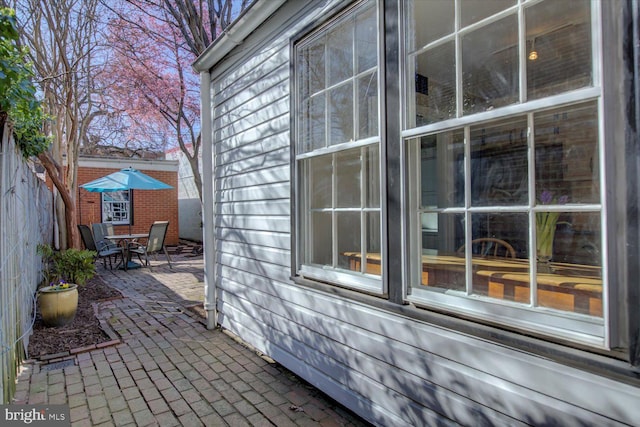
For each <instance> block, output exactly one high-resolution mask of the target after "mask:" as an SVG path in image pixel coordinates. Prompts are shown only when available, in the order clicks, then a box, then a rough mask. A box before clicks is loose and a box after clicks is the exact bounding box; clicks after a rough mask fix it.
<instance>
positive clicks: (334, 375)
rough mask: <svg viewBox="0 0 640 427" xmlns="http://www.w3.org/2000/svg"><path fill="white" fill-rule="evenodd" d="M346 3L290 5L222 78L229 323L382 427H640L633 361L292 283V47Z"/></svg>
mask: <svg viewBox="0 0 640 427" xmlns="http://www.w3.org/2000/svg"><path fill="white" fill-rule="evenodd" d="M344 3H345V2H338V1H317V2H312V3H306V2H287V3H286V4H285V5H283V6H282V7H281V8H280V9H279V10H278V11H277V12H276V13H275V14H274V15H273V16H272V17H271V18H270V19H269V20H268V21H266V22H265V23H264V24H263V25H262V26H260V27H259V28H258V29H257V30H256V31H255V32H254V33H253V34H252V35H251V36H249V37H248V38H247V39H246V40H245V41H244V42H243V43H242V45H241V46H242V48H238V49H236V50H232V51H231V52H230V53H229V54H228V55H227V57H226V58H225V59H223V60H222V61H220V62H218V63H216V64H215V65H214V66H213V67H212V68H211V69H210V70H209V71H210V72H211V76H212V79H211V80H212V81H211V85H210V86H209V87H204V88H203V90H206V91H209V90H210V91H211V93H212V105H211V106H210V107H211V110H208V109H205V112H204V113H205V114H211V116H212V120H213V132H212V140H213V152H214V158H215V160H214V171H215V172H214V173H213V174H212V173H211V172H209V171H205V174H204V179H209V180H213V182H214V189H215V192H214V197H213V199H214V212H215V215H214V218H205V227H214V233H215V253H214V254H212V253H208V254H205V255H206V258H205V260H206V263H207V266H208V267H207V268H208V269H213V270H214V271H215V272H216V276H215V286H216V288H217V295H218V301H217V308H218V310H219V312H218V322H219V323H220V324H221V325H222V327H224V328H227V329H229V330H230V331H232V332H233V333H235V334H237V335H238V336H240V337H241V338H242V339H244V340H245V341H247V342H248V343H250V344H251V345H253V346H255V347H256V348H258V349H259V350H260V351H262V352H264V353H265V354H267V355H269V356H270V357H272V358H274V359H275V360H276V361H278V362H279V363H281V364H283V365H284V366H286V367H287V368H289V369H291V370H292V371H293V372H295V373H296V374H298V375H300V376H301V377H303V378H304V379H305V380H307V381H309V382H310V383H311V384H313V385H315V386H316V387H318V388H320V389H321V390H323V391H324V392H326V393H327V394H328V395H330V396H331V397H333V398H334V399H336V400H337V401H339V402H341V403H342V404H344V405H346V406H347V407H348V408H350V409H352V410H353V411H355V412H356V413H358V414H359V415H361V416H362V417H363V418H365V419H367V420H368V421H370V422H372V423H373V424H375V425H394V426H402V425H406V426H413V425H438V424H440V423H442V424H449V423H451V424H456V423H458V424H462V425H469V426H476V425H504V426H514V425H585V426H586V425H594V426H599V425H634V424H637V423H638V420H640V407H639V406H638V404H637V402H638V396H640V382H639V381H638V375H637V372H638V371H637V369H635V368H632V367H630V366H629V364H628V362H626V361H624V360H616V359H615V358H610V357H606V356H599V355H598V354H597V352H590V351H583V350H581V349H580V348H575V347H571V346H569V347H563V346H562V345H560V344H557V343H550V344H549V345H548V346H547V347H546V348H545V347H544V346H542V347H541V346H540V345H538V344H537V343H536V340H534V339H532V338H529V337H526V336H524V335H520V334H517V333H515V332H505V331H503V330H500V329H499V328H492V327H491V326H489V325H483V324H480V323H475V322H469V321H466V320H464V319H457V318H452V317H450V316H446V315H444V314H441V313H438V312H434V311H426V310H422V309H419V308H416V307H414V306H413V305H411V304H408V305H398V304H395V303H393V302H392V301H389V300H387V299H385V298H377V297H369V296H367V295H363V294H361V293H358V292H354V291H351V290H345V289H341V288H338V287H327V286H324V287H323V286H312V285H309V286H307V285H306V284H305V283H303V281H299V280H298V281H295V282H294V281H293V280H292V279H291V276H292V263H293V257H292V240H295V239H292V232H293V231H294V229H293V228H292V219H291V215H292V211H293V210H294V208H293V206H292V203H291V200H292V199H291V189H292V185H294V182H293V181H294V180H293V179H292V175H291V161H292V160H291V146H290V144H291V140H290V138H291V133H290V131H291V125H290V124H291V117H290V105H291V98H290V97H291V93H290V78H291V74H290V73H291V68H290V60H291V58H290V49H291V45H290V41H291V38H292V37H294V35H295V34H297V33H299V32H300V31H302V30H303V29H305V28H307V27H308V26H309V25H311V24H313V23H314V22H318V21H319V20H322V18H323V17H325V16H326V15H327V14H330V13H332V11H333V10H335V8H336V7H340V6H341V5H343V4H344ZM541 348H544V349H545V350H544V351H541ZM560 354H562V355H561V356H559V355H560ZM572 359H573V360H572Z"/></svg>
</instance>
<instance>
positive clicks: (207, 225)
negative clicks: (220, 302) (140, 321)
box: [200, 71, 218, 329]
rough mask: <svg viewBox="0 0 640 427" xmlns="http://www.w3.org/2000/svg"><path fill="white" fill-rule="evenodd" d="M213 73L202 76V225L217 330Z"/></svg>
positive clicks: (209, 308) (210, 320) (208, 299)
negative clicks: (212, 120) (212, 116)
mask: <svg viewBox="0 0 640 427" xmlns="http://www.w3.org/2000/svg"><path fill="white" fill-rule="evenodd" d="M212 114H213V111H212V105H211V74H209V72H208V71H203V72H201V73H200V117H201V118H200V121H201V129H200V135H201V138H202V172H203V175H204V177H203V180H202V203H203V209H202V224H203V225H204V230H203V236H202V239H203V249H204V309H205V311H206V312H207V329H215V327H216V325H217V318H218V313H217V311H216V297H217V295H216V249H215V230H214V227H215V221H214V218H213V216H214V212H213V200H214V185H213V183H214V180H215V171H214V167H215V166H214V159H213V134H212V133H211V129H212V126H211V124H212V123H211V115H212Z"/></svg>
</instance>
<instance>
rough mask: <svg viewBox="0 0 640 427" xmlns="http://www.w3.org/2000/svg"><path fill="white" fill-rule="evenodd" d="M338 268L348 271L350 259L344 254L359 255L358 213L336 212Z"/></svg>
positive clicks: (359, 219) (360, 251) (359, 230)
mask: <svg viewBox="0 0 640 427" xmlns="http://www.w3.org/2000/svg"><path fill="white" fill-rule="evenodd" d="M335 215H336V224H337V231H338V232H337V234H336V236H337V239H338V267H341V268H344V269H348V268H349V267H350V259H349V257H348V256H345V255H344V254H346V253H353V252H355V253H357V254H361V253H362V249H361V227H360V224H361V222H360V221H361V218H360V212H337V213H336V214H335Z"/></svg>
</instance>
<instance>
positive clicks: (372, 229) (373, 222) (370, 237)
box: [365, 212, 382, 276]
mask: <svg viewBox="0 0 640 427" xmlns="http://www.w3.org/2000/svg"><path fill="white" fill-rule="evenodd" d="M365 218H366V233H367V236H366V245H367V246H366V248H365V255H366V260H367V265H366V270H365V272H366V273H369V274H376V275H378V276H379V275H380V274H382V273H381V270H380V252H381V250H382V248H381V245H380V212H366V213H365Z"/></svg>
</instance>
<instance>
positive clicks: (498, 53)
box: [462, 15, 519, 115]
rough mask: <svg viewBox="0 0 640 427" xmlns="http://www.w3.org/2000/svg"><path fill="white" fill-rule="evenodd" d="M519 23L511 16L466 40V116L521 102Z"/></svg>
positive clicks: (463, 49) (464, 48)
mask: <svg viewBox="0 0 640 427" xmlns="http://www.w3.org/2000/svg"><path fill="white" fill-rule="evenodd" d="M518 70H519V67H518V19H517V16H516V15H512V16H507V17H505V18H503V19H501V20H500V21H498V22H494V23H492V24H491V25H486V26H484V27H482V28H479V29H478V30H475V31H472V32H470V33H467V34H465V35H464V36H463V37H462V79H463V83H462V84H463V90H464V99H463V104H464V107H463V108H464V114H465V115H467V114H471V113H478V112H481V111H487V110H492V109H494V108H498V107H503V106H505V105H509V104H514V103H516V102H517V101H518V99H519V74H518Z"/></svg>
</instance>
